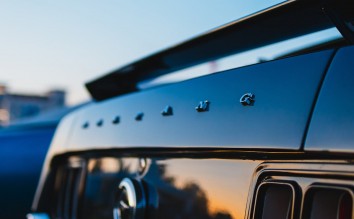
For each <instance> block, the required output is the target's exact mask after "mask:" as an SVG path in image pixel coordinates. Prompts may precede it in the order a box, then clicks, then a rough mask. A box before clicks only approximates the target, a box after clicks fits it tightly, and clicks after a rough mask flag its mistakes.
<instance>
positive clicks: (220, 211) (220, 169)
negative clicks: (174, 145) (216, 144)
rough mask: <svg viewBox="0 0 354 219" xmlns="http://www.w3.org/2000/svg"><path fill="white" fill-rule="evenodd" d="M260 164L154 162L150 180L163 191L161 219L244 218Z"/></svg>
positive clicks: (192, 161) (181, 161)
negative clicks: (250, 189) (249, 194)
mask: <svg viewBox="0 0 354 219" xmlns="http://www.w3.org/2000/svg"><path fill="white" fill-rule="evenodd" d="M259 163H260V162H255V161H230V160H216V159H215V160H206V159H205V160H192V159H173V160H165V161H152V163H151V166H150V169H149V172H148V173H147V175H146V176H145V178H146V179H147V180H153V181H154V184H155V186H156V187H157V190H158V192H159V198H160V202H159V209H158V216H159V218H172V219H173V218H176V219H177V218H205V219H231V218H232V219H239V218H244V214H245V209H246V204H247V197H248V191H249V185H250V182H251V178H252V174H253V172H254V169H255V168H256V166H257V165H258V164H259Z"/></svg>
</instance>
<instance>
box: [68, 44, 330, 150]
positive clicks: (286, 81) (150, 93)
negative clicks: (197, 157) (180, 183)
mask: <svg viewBox="0 0 354 219" xmlns="http://www.w3.org/2000/svg"><path fill="white" fill-rule="evenodd" d="M333 52H334V51H332V50H328V51H323V52H318V53H313V54H308V55H303V56H298V57H292V58H287V59H282V60H277V61H272V62H267V63H262V64H257V65H252V66H247V67H243V68H238V69H233V70H229V71H225V72H221V73H217V74H213V75H210V76H206V77H201V78H197V79H193V80H189V81H185V82H182V83H177V84H173V85H168V86H162V87H157V88H153V89H148V90H146V91H144V92H139V93H135V94H130V95H126V96H121V97H118V98H114V99H111V100H107V101H103V102H99V103H94V104H91V105H90V106H87V107H86V108H85V109H82V110H80V111H78V112H77V113H76V114H73V115H72V116H73V117H75V121H76V124H71V127H72V130H71V133H70V135H71V137H70V138H69V139H68V140H67V142H66V144H65V145H66V147H67V148H69V149H70V150H86V149H99V148H101V149H103V148H120V147H125V148H133V147H156V148H159V147H160V148H161V147H169V148H172V147H175V148H177V147H178V148H183V147H200V148H206V147H208V148H211V147H217V148H248V149H255V148H258V149H270V148H274V149H291V150H298V149H299V148H300V147H301V144H302V140H303V136H304V132H305V128H306V126H307V122H308V118H309V114H310V111H311V108H312V105H313V102H314V100H315V95H316V92H317V90H318V88H319V87H320V83H321V81H322V78H323V76H324V73H325V71H326V67H327V65H328V63H329V62H330V60H331V57H332V55H333ZM249 92H251V93H253V94H254V95H255V96H256V98H257V100H256V102H253V106H250V107H245V106H243V105H242V104H240V102H239V100H240V98H241V97H242V96H243V95H244V94H245V93H249ZM205 100H208V104H204V105H205V109H202V107H201V108H200V110H199V108H197V110H196V109H195V107H196V106H198V104H199V102H200V101H205ZM172 104H173V116H168V117H165V116H161V114H160V113H161V109H163V108H164V107H165V106H166V105H172ZM132 109H133V110H132ZM199 111H202V112H203V113H199ZM139 112H143V113H144V114H143V115H144V116H143V117H142V114H140V113H139ZM137 113H139V114H137ZM117 114H118V115H120V118H121V122H120V123H119V125H112V124H109V123H105V125H104V126H101V127H94V126H90V127H89V128H86V129H83V128H82V124H85V122H87V121H88V120H89V122H90V123H93V122H96V121H97V120H99V119H104V120H105V121H111V120H112V118H114V117H115V116H116V115H117ZM135 120H137V121H139V122H137V121H135ZM97 136H99V138H98V137H97ZM221 136H222V137H221ZM254 136H257V137H256V138H254Z"/></svg>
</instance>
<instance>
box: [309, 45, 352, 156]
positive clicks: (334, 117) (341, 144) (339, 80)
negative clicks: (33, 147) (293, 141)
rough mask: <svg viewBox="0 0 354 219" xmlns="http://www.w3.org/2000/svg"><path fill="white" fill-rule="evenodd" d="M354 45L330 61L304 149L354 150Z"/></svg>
mask: <svg viewBox="0 0 354 219" xmlns="http://www.w3.org/2000/svg"><path fill="white" fill-rule="evenodd" d="M353 60H354V47H353V46H351V47H345V48H342V49H340V50H339V51H338V52H337V54H336V56H335V57H334V59H333V62H332V63H331V66H330V68H329V71H328V73H327V76H326V78H325V80H324V83H323V86H322V89H321V91H320V94H319V97H318V101H317V104H316V107H315V110H314V113H313V117H312V120H311V123H310V128H309V131H308V135H307V140H306V144H305V150H307V151H336V152H354V74H353V73H354V65H353Z"/></svg>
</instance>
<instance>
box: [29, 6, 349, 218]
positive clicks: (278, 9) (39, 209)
mask: <svg viewBox="0 0 354 219" xmlns="http://www.w3.org/2000/svg"><path fill="white" fill-rule="evenodd" d="M353 5H354V4H353V2H352V1H342V0H298V1H296V0H290V1H285V2H283V3H280V4H278V5H275V6H273V7H271V8H268V9H265V10H263V11H260V12H258V13H255V14H252V15H250V16H247V17H245V18H242V19H240V20H237V21H235V22H232V23H229V24H227V25H225V26H222V27H220V28H217V29H215V30H212V31H210V32H207V33H205V34H203V35H201V36H198V37H196V38H193V39H191V40H188V41H186V42H183V43H181V44H178V45H176V46H174V47H171V48H168V49H165V50H163V51H161V52H158V53H155V54H153V55H151V56H148V57H145V58H143V59H141V60H138V61H135V62H132V63H131V64H128V65H126V66H123V67H122V68H119V69H117V70H116V71H113V72H111V73H109V74H107V75H105V76H103V77H101V78H98V79H97V80H94V81H92V82H89V83H87V84H86V86H87V89H88V90H89V92H90V93H91V95H92V97H93V98H94V99H95V102H93V103H91V104H89V105H87V106H85V107H83V108H81V109H79V110H77V111H75V112H73V113H71V114H69V115H68V116H66V117H65V118H64V119H63V120H62V121H61V123H60V125H59V128H58V129H57V131H56V133H55V136H54V140H53V141H52V144H51V147H50V150H49V152H48V154H47V157H46V161H45V166H44V167H43V170H42V174H41V179H40V182H39V184H38V188H37V192H36V195H35V198H34V201H33V205H32V212H31V213H29V214H28V216H27V217H28V218H30V219H39V218H65V219H74V218H85V219H90V218H97V219H98V218H100V219H105V218H107V219H108V218H115V219H128V218H129V219H133V218H163V219H164V218H170V219H179V218H184V219H188V218H206V219H208V218H210V219H226V218H227V219H231V218H233V219H241V218H245V219H260V218H262V219H296V218H303V219H348V218H354V216H353V215H354V214H353V210H354V209H353V204H354V193H353V188H354V181H353V179H354V165H353V158H354V156H353V153H354V134H353V133H354V122H353V121H354V101H353V95H354V86H353V85H354V74H353V73H354V64H353V60H354V47H353V46H351V44H352V43H353V42H354V37H353V36H354V34H353V31H354V28H353V27H354V25H353V24H354V23H353V21H354V20H353V18H354V16H353V15H354V14H353V12H354V9H353ZM333 27H335V28H337V29H338V31H339V32H340V33H341V35H342V38H340V39H339V40H334V41H329V42H326V43H321V44H318V45H316V46H314V47H310V48H305V49H303V50H300V51H298V52H295V53H292V54H288V55H286V56H285V57H281V58H277V59H275V60H270V61H265V62H261V63H258V64H254V65H249V66H244V67H240V68H235V69H231V70H227V71H222V72H218V73H215V74H210V75H207V76H203V77H198V78H194V79H191V80H186V81H182V82H179V83H173V84H169V85H163V86H156V87H152V88H147V89H139V86H138V85H139V83H141V82H142V81H146V80H149V79H152V78H156V77H158V76H161V75H165V74H167V73H171V72H175V71H178V70H181V69H185V68H187V67H191V66H195V65H198V64H201V63H205V62H209V61H212V60H216V59H220V58H221V57H226V56H229V55H231V54H238V53H241V52H244V51H249V50H251V49H254V48H259V47H262V46H265V45H270V44H272V43H276V42H280V41H284V40H288V39H292V38H295V37H298V36H303V35H306V34H309V33H313V32H316V31H320V30H325V29H328V28H333Z"/></svg>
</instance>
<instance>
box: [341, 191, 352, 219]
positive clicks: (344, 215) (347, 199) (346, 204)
mask: <svg viewBox="0 0 354 219" xmlns="http://www.w3.org/2000/svg"><path fill="white" fill-rule="evenodd" d="M352 212H353V200H352V197H351V196H350V195H349V194H348V193H345V194H344V195H343V196H342V197H341V200H340V202H339V212H338V219H352Z"/></svg>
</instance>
